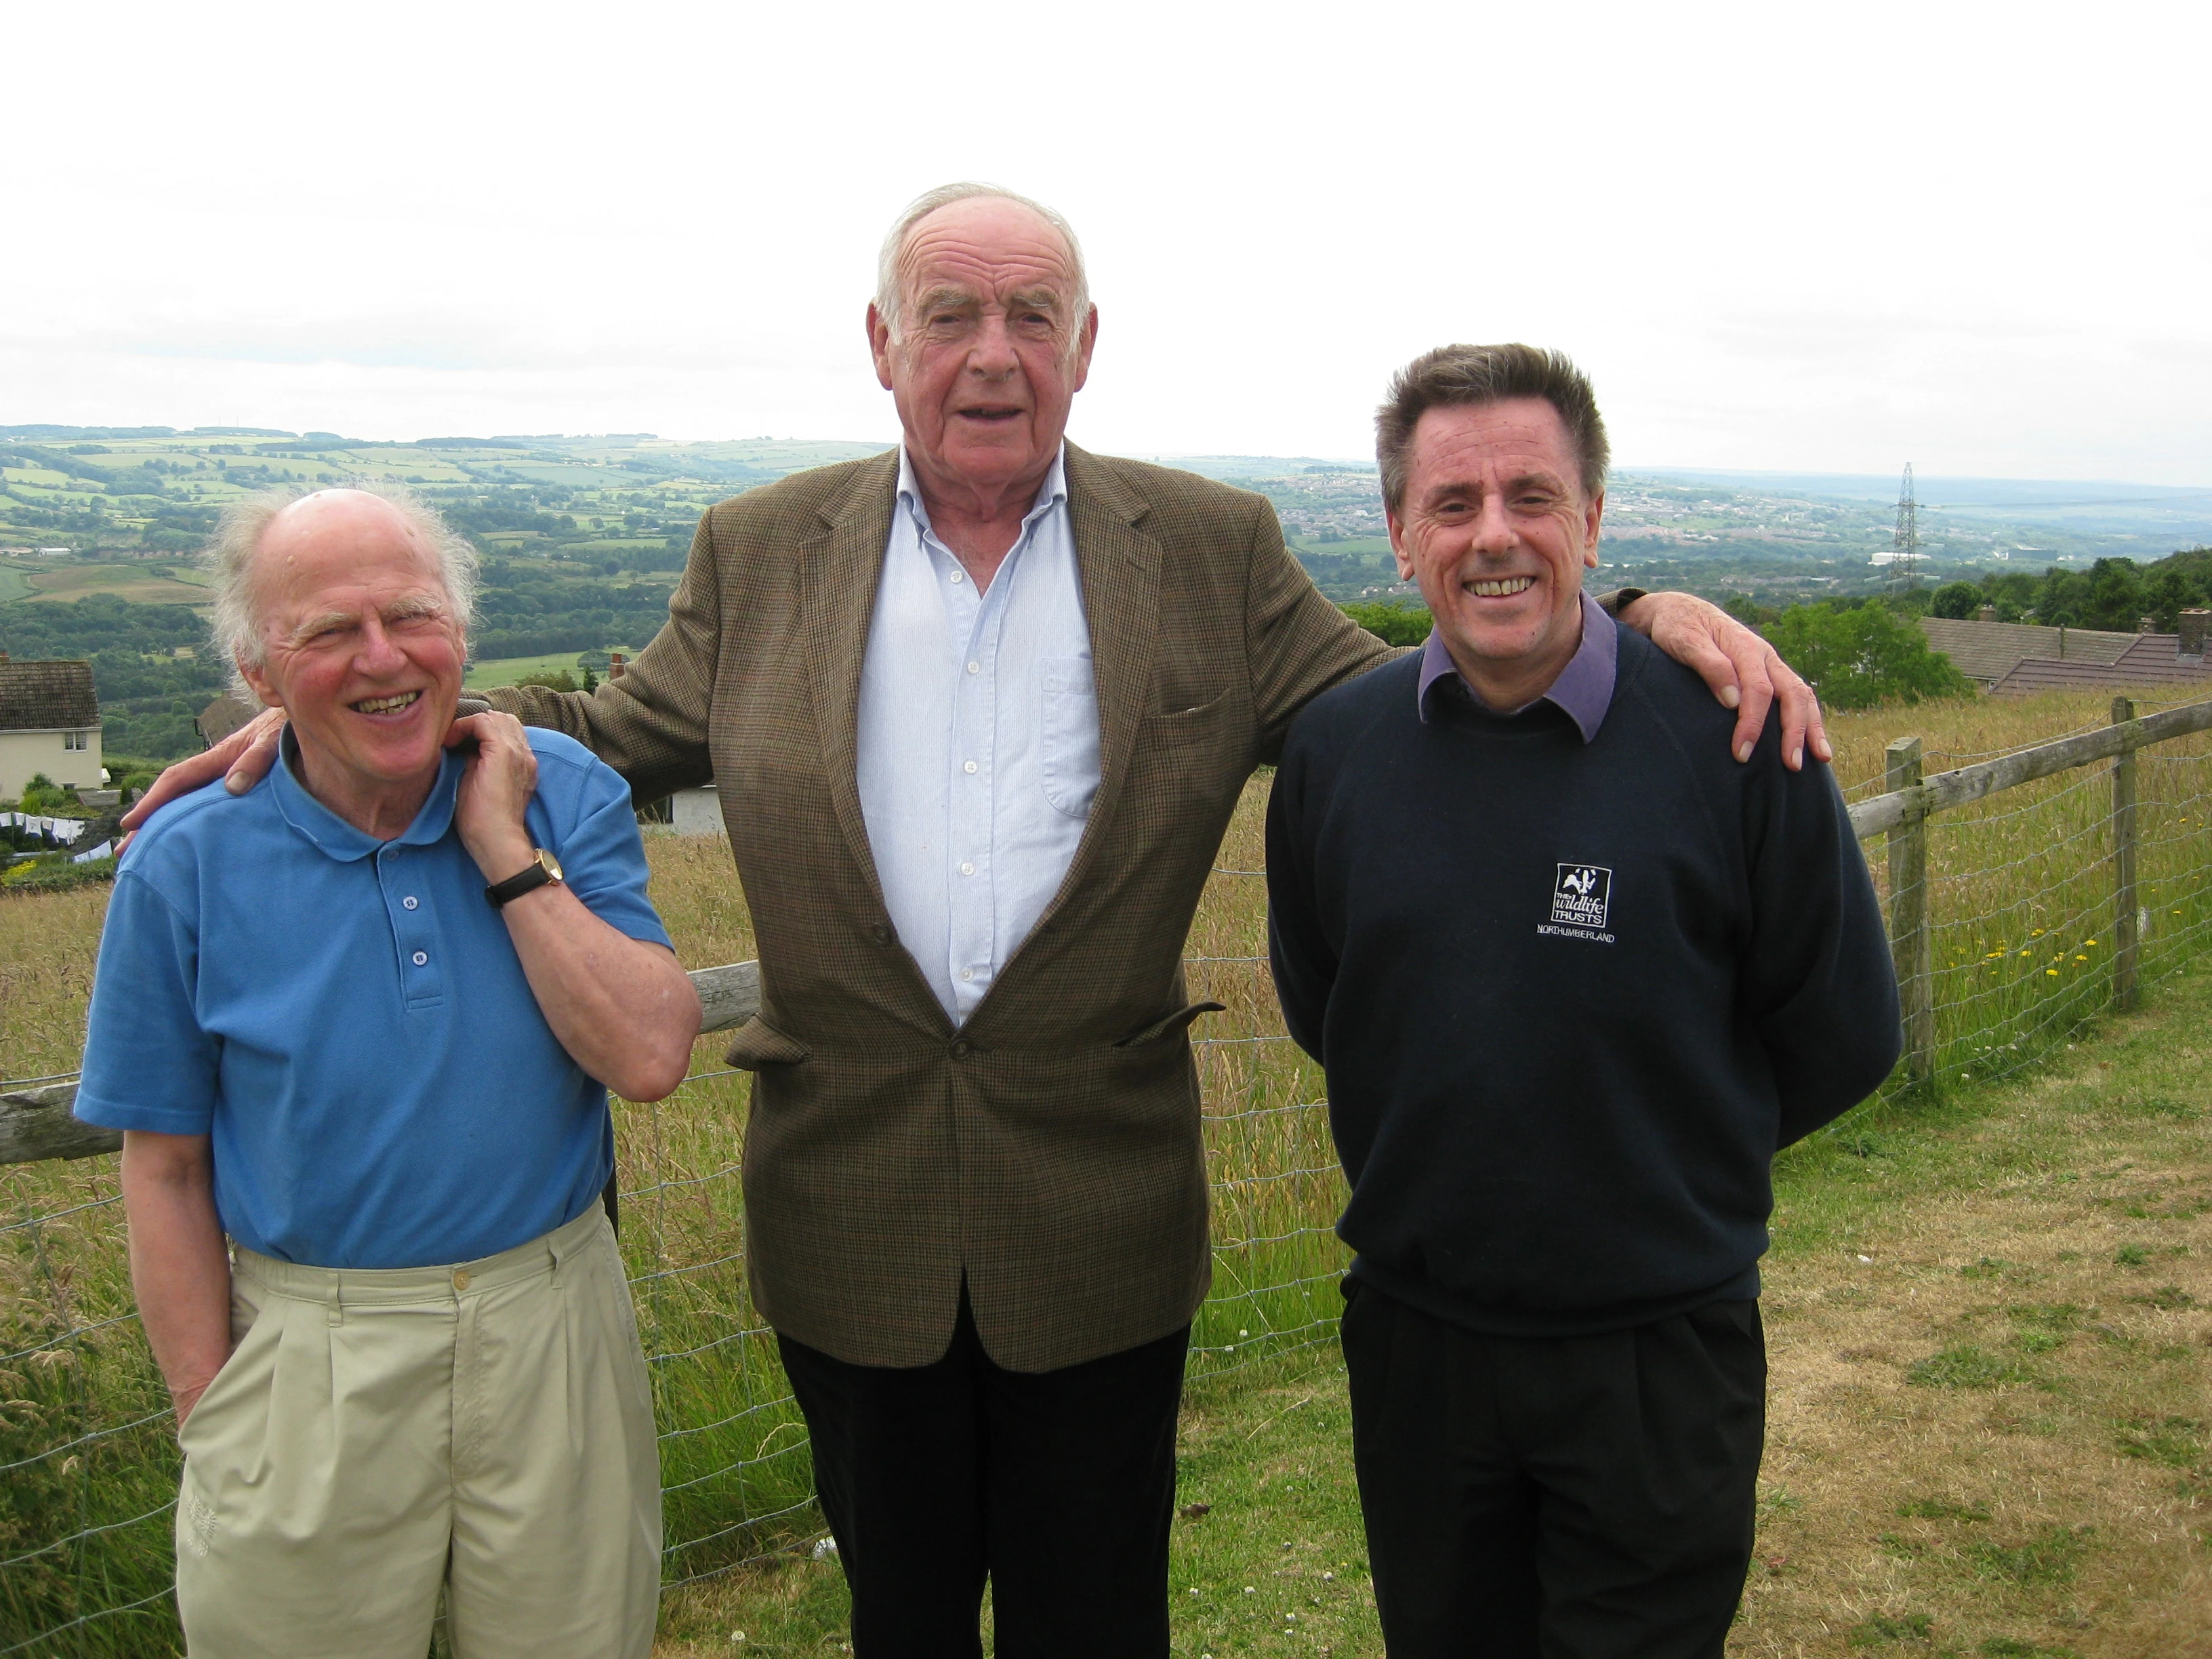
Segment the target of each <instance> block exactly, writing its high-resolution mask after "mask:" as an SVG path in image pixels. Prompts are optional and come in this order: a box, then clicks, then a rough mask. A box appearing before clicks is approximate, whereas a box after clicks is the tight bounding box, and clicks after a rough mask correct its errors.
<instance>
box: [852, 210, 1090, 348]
mask: <svg viewBox="0 0 2212 1659" xmlns="http://www.w3.org/2000/svg"><path fill="white" fill-rule="evenodd" d="M976 197H994V198H995V199H996V200H999V201H1001V202H1012V203H1014V204H1017V205H1018V206H1021V207H1025V208H1027V209H1028V210H1030V212H1031V213H1034V214H1036V216H1037V217H1038V218H1040V219H1042V220H1043V221H1044V222H1045V223H1047V224H1048V225H1050V226H1051V227H1052V228H1054V230H1056V231H1058V232H1059V233H1060V240H1061V241H1063V242H1065V243H1066V244H1067V265H1068V270H1070V272H1072V273H1073V276H1074V277H1075V292H1074V294H1073V295H1072V296H1071V299H1072V303H1071V304H1070V306H1069V307H1068V310H1069V324H1070V325H1069V329H1068V333H1069V338H1070V345H1069V350H1070V352H1071V353H1073V349H1074V347H1073V341H1074V340H1077V339H1079V338H1081V337H1082V333H1083V319H1085V317H1088V316H1089V315H1090V314H1091V279H1090V277H1089V276H1087V275H1086V274H1085V270H1084V268H1083V244H1082V243H1081V242H1079V241H1078V240H1076V238H1075V227H1074V226H1073V225H1071V224H1069V223H1068V222H1067V221H1066V219H1065V218H1063V217H1062V216H1060V214H1058V213H1056V212H1054V210H1052V209H1050V208H1048V207H1047V206H1046V205H1045V204H1043V203H1042V202H1039V201H1036V200H1034V199H1033V198H1031V197H1027V196H1024V195H1022V194H1021V193H1020V192H1019V191H1012V190H1008V189H1007V188H1006V186H1005V185H985V184H977V183H974V182H972V181H969V182H965V183H961V184H955V185H939V186H938V187H937V188H936V189H935V190H932V191H924V192H923V193H922V194H921V195H920V196H917V197H915V198H914V200H912V201H911V202H909V203H908V204H907V206H906V211H905V212H903V213H902V214H900V215H899V216H898V218H897V220H896V222H894V223H893V224H892V226H891V228H890V234H889V235H887V236H885V237H884V249H883V252H882V253H881V254H880V255H879V256H878V258H877V260H876V315H878V317H880V318H882V319H884V326H885V327H886V328H888V329H890V334H891V338H892V339H894V340H896V339H898V338H900V337H901V336H902V335H903V334H904V333H905V331H906V299H905V296H904V295H902V294H901V293H900V292H899V262H900V261H901V260H902V259H903V258H906V245H907V243H908V241H910V240H912V239H913V236H914V228H915V226H916V225H918V224H920V223H921V222H922V221H923V220H924V219H927V217H929V216H930V215H931V214H933V213H934V212H936V211H937V210H938V209H939V208H942V207H951V205H952V204H954V203H955V202H969V201H973V200H975V198H976Z"/></svg>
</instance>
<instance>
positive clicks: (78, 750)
mask: <svg viewBox="0 0 2212 1659" xmlns="http://www.w3.org/2000/svg"><path fill="white" fill-rule="evenodd" d="M41 772H43V773H45V774H46V775H47V776H48V777H49V778H51V779H52V780H53V781H55V782H56V783H58V784H61V785H64V787H69V788H73V789H97V788H99V787H100V783H101V781H102V779H101V776H100V699H99V697H98V696H95V695H94V692H93V689H92V665H91V664H90V663H88V662H10V661H9V659H7V657H6V656H5V655H4V654H0V799H4V800H13V799H15V798H16V797H18V796H20V795H21V793H23V786H24V785H25V784H27V783H28V782H30V781H31V780H32V779H33V777H34V776H36V775H38V774H40V773H41Z"/></svg>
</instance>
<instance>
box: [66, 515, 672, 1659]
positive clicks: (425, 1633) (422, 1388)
mask: <svg viewBox="0 0 2212 1659" xmlns="http://www.w3.org/2000/svg"><path fill="white" fill-rule="evenodd" d="M213 562H214V565H215V577H216V631H217V633H218V635H219V636H220V637H221V639H222V643H223V644H224V645H225V646H226V647H228V649H229V650H230V651H231V653H233V655H234V659H235V660H236V662H237V665H238V668H239V671H240V675H241V676H242V677H243V678H244V679H245V681H246V684H248V685H249V686H250V687H251V688H252V690H253V691H254V692H255V693H256V694H258V696H260V698H261V700H262V701H263V702H265V703H267V704H269V705H270V706H271V707H274V708H283V710H284V711H285V713H286V714H287V715H288V716H289V721H290V725H289V733H290V735H289V737H288V738H287V740H286V744H285V748H284V752H283V757H282V760H281V763H280V765H279V767H278V768H277V770H276V775H275V778H274V781H273V787H270V788H268V789H263V790H258V791H256V792H255V793H252V794H250V795H243V796H240V795H233V794H231V793H228V791H226V790H224V789H222V788H221V787H211V788H208V789H204V790H201V791H199V792H198V793H196V794H193V795H190V796H188V797H186V798H185V799H182V800H179V801H178V802H176V803H174V804H173V805H170V806H168V807H167V808H166V809H164V810H163V811H161V813H160V814H159V815H158V816H157V817H155V819H154V821H153V822H152V823H150V824H149V826H148V827H147V829H145V830H144V831H143V833H142V834H141V835H140V836H139V837H138V839H137V843H136V845H134V846H133V847H132V848H131V850H130V853H129V854H128V855H127V856H126V857H125V860H124V862H123V865H122V867H121V869H120V870H119V871H118V874H117V878H116V884H115V894H114V897H113V899H112V902H111V903H110V906H109V909H108V915H107V927H106V935H105V937H104V939H103V940H102V942H101V947H100V970H99V979H98V982H97V985H96V987H95V988H94V995H93V1004H92V1014H91V1030H90V1033H89V1036H88V1040H87V1043H86V1050H85V1065H84V1077H83V1082H82V1087H81V1089H80V1091H79V1092H78V1095H77V1102H76V1111H77V1115H79V1116H81V1117H82V1118H84V1119H86V1120H88V1121H91V1122H94V1123H101V1124H106V1125H107V1126H109V1127H114V1128H118V1129H121V1130H122V1131H123V1132H124V1150H123V1196H124V1203H125V1207H126V1208H127V1210H128V1212H129V1214H130V1221H131V1278H132V1282H133V1285H134V1286H135V1287H136V1289H137V1296H138V1303H139V1308H140V1311H141V1313H142V1315H143V1320H144V1323H145V1328H146V1333H147V1336H148V1339H149V1341H150V1342H151V1343H152V1345H153V1348H154V1353H155V1358H156V1359H157V1360H158V1361H159V1362H160V1364H161V1369H162V1372H163V1374H164V1376H166V1377H167V1381H168V1383H169V1387H170V1389H171V1391H172V1393H173V1396H174V1399H175V1403H176V1410H177V1416H178V1423H179V1430H178V1433H179V1439H180V1441H181V1443H182V1444H183V1447H184V1451H185V1472H184V1483H183V1489H182V1491H181V1492H180V1494H179V1501H178V1505H177V1523H176V1534H177V1564H178V1573H177V1599H178V1605H179V1610H180V1612H181V1613H182V1615H183V1620H184V1626H185V1640H186V1642H187V1644H188V1645H189V1648H190V1650H191V1653H192V1654H193V1655H194V1656H195V1659H233V1656H268V1659H302V1656H308V1655H331V1656H340V1655H343V1656H345V1659H372V1656H375V1659H381V1656H390V1659H422V1653H423V1652H424V1651H425V1650H426V1648H427V1647H428V1643H429V1638H430V1631H431V1624H432V1620H433V1616H434V1613H435V1607H436V1605H437V1601H438V1597H439V1594H440V1591H441V1587H442V1588H443V1589H444V1592H445V1594H446V1596H447V1609H448V1620H449V1626H448V1627H449V1630H450V1632H451V1636H452V1640H453V1650H454V1652H455V1653H456V1654H457V1655H459V1656H461V1659H493V1656H508V1655H511V1656H515V1659H523V1656H530V1659H549V1656H564V1655H573V1656H575V1659H586V1656H590V1659H605V1656H617V1655H618V1656H626V1659H629V1656H634V1659H643V1656H645V1655H646V1654H647V1652H648V1651H649V1650H650V1648H651V1645H652V1637H653V1613H654V1607H655V1602H656V1599H657V1595H658V1589H659V1543H660V1514H659V1478H658V1462H657V1455H656V1448H655V1443H654V1436H653V1411H652V1402H651V1399H650V1396H649V1394H648V1392H647V1383H646V1376H645V1367H644V1362H643V1359H642V1357H641V1354H640V1352H639V1350H638V1343H637V1331H636V1325H635V1320H634V1318H633V1316H632V1313H631V1310H630V1304H629V1290H628V1286H627V1285H625V1283H624V1281H623V1271H622V1263H621V1260H620V1258H619V1256H618V1255H617V1253H616V1249H615V1243H614V1237H613V1234H612V1232H611V1229H610V1226H609V1224H608V1218H607V1216H606V1213H605V1210H604V1209H603V1207H602V1206H601V1205H600V1203H599V1194H600V1191H601V1188H603V1187H604V1185H605V1183H606V1182H607V1180H608V1177H609V1176H610V1174H611V1170H612V1168H613V1137H612V1130H611V1123H610V1121H609V1117H608V1111H607V1094H606V1090H607V1086H609V1085H611V1086H612V1087H614V1088H616V1089H617V1090H619V1091H621V1092H622V1093H623V1094H624V1095H626V1096H629V1097H632V1098H635V1099H657V1098H659V1097H660V1096H662V1095H665V1094H666V1093H667V1092H668V1091H670V1090H671V1089H672V1088H674V1087H675V1085H677V1083H678V1081H679V1080H680V1079H682V1078H683V1076H684V1070H685V1068H686V1065H687V1062H688V1060H689V1058H690V1044H691V1039H692V1037H693V1036H695V1035H696V1032H697V1030H698V1024H699V1004H698V999H697V997H696V995H695V994H693V992H692V989H691V987H690V981H688V980H686V979H685V977H684V973H683V970H682V969H681V968H680V967H679V966H678V963H677V961H676V957H675V955H674V953H673V952H672V951H671V949H670V948H669V942H668V935H667V933H665V930H664V929H663V928H662V927H661V925H660V921H659V917H658V916H656V915H655V914H654V913H653V907H652V905H651V903H650V902H648V901H647V897H646V868H645V860H644V857H643V853H642V849H641V847H640V844H639V842H638V836H637V827H636V823H635V817H634V816H633V814H632V812H631V810H630V801H629V789H628V788H627V787H625V786H624V785H623V782H622V781H621V780H620V779H619V778H617V776H616V775H614V773H613V772H611V771H610V770H609V769H607V768H606V767H605V765H603V764H602V763H599V761H597V760H595V759H593V758H592V756H591V755H590V754H589V753H588V752H587V751H586V750H584V749H583V748H581V747H580V746H579V745H578V744H574V743H573V742H571V741H569V740H568V738H563V737H561V736H559V735H557V734H556V733H553V732H544V731H526V730H525V729H524V727H523V726H521V725H520V724H519V723H518V722H517V721H515V720H512V719H510V718H508V717H507V716H506V715H502V714H477V715H474V716H472V717H468V718H463V719H458V720H457V719H456V718H455V714H456V707H457V703H458V701H459V694H460V687H461V670H462V665H463V660H464V655H465V643H464V641H465V629H466V627H467V623H468V618H469V609H470V599H471V589H472V586H473V575H474V562H473V559H472V556H471V553H470V550H469V548H468V545H467V544H466V543H465V541H463V540H462V539H461V538H459V537H458V536H455V535H453V533H452V532H450V531H448V530H447V529H446V527H445V526H442V525H441V523H439V522H438V520H436V518H435V515H434V514H432V513H429V512H428V510H427V509H425V508H423V507H420V506H419V505H417V504H416V503H414V502H412V501H409V500H406V499H404V498H392V497H386V496H384V495H378V494H373V493H370V492H368V491H362V490H352V489H340V490H325V491H322V492H319V493H317V494H314V495H307V496H304V497H301V498H299V499H289V498H286V497H283V496H264V497H260V498H257V499H255V500H254V501H249V502H247V503H245V504H243V505H242V506H241V507H238V508H234V510H233V511H232V513H231V514H230V515H229V516H228V519H227V520H226V522H225V525H224V528H223V531H222V533H221V535H220V536H219V537H218V538H217V543H216V549H215V551H214V555H213ZM226 1235H228V1245H226V1242H225V1236H226Z"/></svg>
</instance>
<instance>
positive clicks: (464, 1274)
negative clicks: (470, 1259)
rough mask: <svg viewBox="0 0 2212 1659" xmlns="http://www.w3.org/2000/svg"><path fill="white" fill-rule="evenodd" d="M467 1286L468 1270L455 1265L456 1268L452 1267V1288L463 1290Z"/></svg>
mask: <svg viewBox="0 0 2212 1659" xmlns="http://www.w3.org/2000/svg"><path fill="white" fill-rule="evenodd" d="M468 1287H469V1270H468V1269H467V1268H466V1267H456V1268H454V1269H453V1288H454V1289H455V1290H457V1291H465V1290H466V1289H468Z"/></svg>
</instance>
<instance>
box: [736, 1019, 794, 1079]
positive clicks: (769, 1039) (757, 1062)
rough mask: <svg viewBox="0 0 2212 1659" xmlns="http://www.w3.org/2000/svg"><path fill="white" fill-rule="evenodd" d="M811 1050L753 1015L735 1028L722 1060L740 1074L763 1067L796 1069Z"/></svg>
mask: <svg viewBox="0 0 2212 1659" xmlns="http://www.w3.org/2000/svg"><path fill="white" fill-rule="evenodd" d="M813 1052H814V1050H812V1049H811V1048H808V1047H807V1046H806V1045H805V1043H803V1042H799V1040H798V1039H797V1038H795V1037H787V1036H784V1034H783V1033H782V1032H781V1031H779V1030H776V1029H775V1026H773V1025H770V1024H769V1023H768V1022H767V1021H766V1020H764V1019H763V1018H761V1017H760V1016H759V1015H758V1014H755V1015H754V1016H753V1017H752V1018H750V1019H749V1020H747V1021H746V1022H745V1023H744V1024H742V1025H740V1026H738V1032H737V1035H736V1036H733V1037H732V1038H731V1039H730V1047H729V1051H728V1052H727V1053H726V1054H724V1055H723V1056H722V1058H723V1060H724V1061H725V1062H726V1063H727V1064H729V1065H732V1066H736V1067H738V1069H739V1070H740V1071H745V1072H757V1071H758V1070H760V1069H761V1067H762V1066H796V1065H798V1064H799V1061H800V1060H805V1058H806V1057H807V1056H808V1055H809V1054H812V1053H813Z"/></svg>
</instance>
